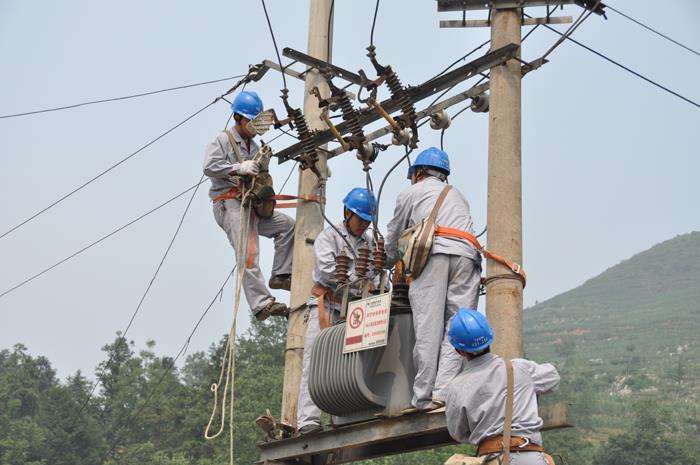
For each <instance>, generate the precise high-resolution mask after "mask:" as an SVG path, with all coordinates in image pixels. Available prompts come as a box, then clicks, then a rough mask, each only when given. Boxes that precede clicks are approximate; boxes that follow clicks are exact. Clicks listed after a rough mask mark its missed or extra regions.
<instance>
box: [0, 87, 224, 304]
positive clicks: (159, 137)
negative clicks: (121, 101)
mask: <svg viewBox="0 0 700 465" xmlns="http://www.w3.org/2000/svg"><path fill="white" fill-rule="evenodd" d="M215 102H216V100H215V101H213V102H211V103H208V104H206V105H205V106H203V107H202V108H200V109H199V110H197V111H195V112H194V113H192V114H191V115H190V116H188V117H187V118H185V119H184V120H182V121H180V122H179V123H177V124H176V125H175V126H173V127H171V128H170V129H168V130H167V131H165V132H163V133H161V134H160V135H159V136H158V137H156V138H155V139H151V140H150V141H149V142H147V143H146V144H144V145H142V146H141V147H139V148H138V149H137V150H136V151H134V152H131V153H130V154H129V155H127V156H126V157H124V158H122V159H121V160H119V161H118V162H116V163H114V164H112V165H111V166H109V167H108V168H106V169H104V170H102V171H100V172H99V173H97V174H96V175H95V176H93V177H91V178H90V179H88V180H87V181H85V182H84V183H82V184H80V185H79V186H78V187H76V188H74V189H73V190H71V191H70V192H68V193H67V194H64V195H63V196H61V197H59V198H58V199H57V200H54V201H53V202H51V203H50V204H49V205H47V206H46V207H44V208H42V209H41V210H39V211H37V212H36V213H34V214H33V215H31V216H29V217H28V218H26V219H24V220H22V221H21V222H20V223H18V224H16V225H15V226H13V227H11V228H10V229H8V230H7V231H5V232H4V233H2V235H0V239H2V238H4V237H6V236H7V235H9V234H10V233H12V232H14V231H16V230H17V229H19V228H21V227H22V226H24V225H25V224H27V223H29V222H30V221H32V220H33V219H35V218H36V217H38V216H39V215H41V214H43V213H46V212H47V211H48V210H50V209H51V208H53V207H55V206H56V205H58V204H59V203H61V202H63V201H64V200H66V199H67V198H69V197H71V196H72V195H73V194H76V193H77V192H79V191H81V190H83V189H84V188H86V187H87V186H89V185H90V184H92V183H93V182H95V181H97V180H98V179H100V178H101V177H102V176H104V175H105V174H107V173H109V172H110V171H112V170H113V169H115V168H117V167H118V166H120V165H122V164H123V163H125V162H126V161H128V160H130V159H131V158H133V157H135V156H136V155H138V154H139V153H141V152H142V151H144V150H145V149H147V148H148V147H150V146H151V145H153V144H155V143H156V142H158V141H159V140H160V139H162V138H163V137H165V136H167V135H168V134H170V133H171V132H173V131H174V130H176V129H177V128H179V127H180V126H182V125H183V124H185V123H187V122H188V121H189V120H191V119H192V118H194V117H195V116H197V115H199V114H200V113H202V112H203V111H204V110H206V109H207V108H209V107H210V106H212V105H214V103H215ZM0 297H2V295H0Z"/></svg>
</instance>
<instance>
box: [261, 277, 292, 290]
mask: <svg viewBox="0 0 700 465" xmlns="http://www.w3.org/2000/svg"><path fill="white" fill-rule="evenodd" d="M267 285H268V286H270V289H284V290H285V291H289V290H290V289H291V288H292V275H291V274H278V275H277V276H273V277H271V278H270V281H269V282H268V283H267Z"/></svg>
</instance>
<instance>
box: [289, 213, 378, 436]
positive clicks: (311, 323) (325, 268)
mask: <svg viewBox="0 0 700 465" xmlns="http://www.w3.org/2000/svg"><path fill="white" fill-rule="evenodd" d="M335 227H336V228H337V229H338V231H340V232H341V233H342V234H343V236H344V237H345V238H346V239H347V240H348V242H350V244H351V245H352V247H353V250H354V253H355V254H357V251H358V249H359V248H360V247H362V246H368V247H369V248H370V249H371V248H372V242H371V238H370V235H369V234H367V233H365V234H363V235H362V237H355V236H353V235H352V234H350V232H349V231H348V229H347V228H346V226H345V223H339V224H337V225H336V226H335ZM347 249H348V245H347V244H346V243H345V241H344V240H343V239H342V238H341V237H340V236H339V235H338V233H337V232H336V231H335V230H334V229H333V228H332V227H330V226H329V227H327V228H326V229H324V230H323V231H321V233H320V234H319V235H318V236H317V237H316V240H315V241H314V252H315V254H316V265H315V266H314V272H313V279H314V282H315V283H318V284H320V285H321V286H323V287H326V288H329V289H332V290H333V291H336V290H337V287H338V283H337V282H336V280H335V257H336V255H338V254H339V253H340V252H341V251H342V250H344V251H345V254H346V255H348V257H349V258H350V269H349V271H348V275H349V277H350V281H353V280H354V279H355V259H354V257H353V254H352V253H350V252H349V251H348V250H347ZM354 297H359V296H357V295H355V296H354ZM307 304H308V310H307V312H308V313H307V315H308V319H307V326H306V338H305V340H304V358H303V360H302V371H301V386H300V387H299V399H298V402H297V427H298V428H302V427H304V426H307V425H319V424H321V410H319V408H318V407H316V404H314V401H313V399H311V395H310V394H309V366H310V365H311V347H313V344H314V341H315V340H316V337H317V336H318V333H320V332H321V328H320V326H319V321H318V301H317V298H316V297H311V298H309V300H308V302H307ZM324 305H325V307H326V310H327V311H330V312H331V323H332V324H335V323H337V322H338V319H339V318H340V304H339V303H334V302H331V301H330V300H328V299H326V300H325V302H324Z"/></svg>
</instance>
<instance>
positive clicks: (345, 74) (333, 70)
mask: <svg viewBox="0 0 700 465" xmlns="http://www.w3.org/2000/svg"><path fill="white" fill-rule="evenodd" d="M282 55H284V56H286V57H287V58H291V59H292V60H294V61H298V62H299V63H304V64H305V65H307V66H310V67H311V68H316V69H317V70H318V71H319V72H320V73H321V74H324V73H330V74H332V75H334V76H338V77H340V78H343V79H345V80H346V81H350V82H352V83H353V84H357V85H359V86H361V85H362V83H363V81H362V77H361V76H360V75H359V74H357V73H353V72H352V71H348V70H347V69H343V68H341V67H340V66H336V65H334V64H331V63H328V62H326V61H323V60H319V59H318V58H314V57H312V56H310V55H307V54H306V53H302V52H299V51H297V50H294V49H293V48H289V47H285V48H284V49H283V50H282Z"/></svg>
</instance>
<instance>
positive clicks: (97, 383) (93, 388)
mask: <svg viewBox="0 0 700 465" xmlns="http://www.w3.org/2000/svg"><path fill="white" fill-rule="evenodd" d="M203 182H204V174H202V176H201V177H200V178H199V182H197V184H195V185H194V186H193V187H192V188H190V189H188V190H191V189H194V190H193V192H192V195H191V196H190V199H189V201H188V202H187V205H186V206H185V210H184V211H183V212H182V215H181V216H180V221H179V222H178V224H177V228H175V232H174V233H173V236H172V238H171V239H170V242H169V243H168V247H166V249H165V252H164V253H163V256H162V257H161V259H160V262H159V263H158V266H157V267H156V270H155V272H154V273H153V276H152V277H151V279H150V281H149V282H148V285H147V286H146V290H145V291H144V292H143V294H142V295H141V298H140V299H139V303H138V305H136V309H135V310H134V312H133V313H132V315H131V318H130V319H129V323H127V325H126V328H124V331H122V333H121V337H120V338H119V339H117V341H116V342H115V348H114V350H112V353H111V355H110V356H109V359H108V360H107V363H106V364H105V366H108V365H109V364H110V363H111V362H112V360H114V354H115V353H116V352H117V348H118V344H119V343H120V342H121V341H125V340H126V335H127V333H128V332H129V329H130V328H131V325H132V324H133V323H134V319H136V315H138V313H139V311H140V310H141V307H142V305H143V302H144V301H145V300H146V296H147V295H148V293H149V292H150V290H151V288H152V287H153V283H154V282H155V280H156V278H157V277H158V273H160V270H161V268H162V267H163V263H165V259H166V258H167V256H168V254H169V253H170V250H171V249H172V247H173V244H174V243H175V239H176V238H177V236H178V234H179V233H180V230H181V229H182V223H183V222H184V221H185V217H186V216H187V213H188V212H189V210H190V206H191V205H192V201H193V200H194V197H195V195H196V194H197V190H198V189H199V186H200V185H201V184H202V183H203ZM83 250H84V249H83ZM3 295H5V293H3V294H1V295H0V297H2V296H3ZM104 374H105V370H102V371H101V372H100V375H99V376H98V378H97V381H95V383H94V384H93V385H92V389H90V392H89V394H88V396H87V398H86V399H85V402H83V405H82V406H81V407H80V410H79V411H78V413H77V415H76V416H75V417H74V419H73V421H72V422H71V428H70V429H72V428H73V426H75V422H76V421H77V420H78V417H80V414H81V413H82V412H83V410H84V409H85V407H87V404H88V402H90V399H92V396H93V394H94V393H95V389H97V386H98V385H99V384H100V383H101V382H102V380H103V378H104Z"/></svg>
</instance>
